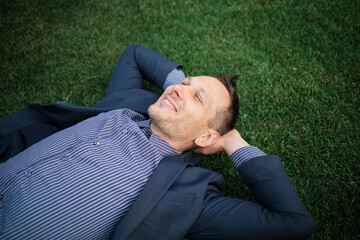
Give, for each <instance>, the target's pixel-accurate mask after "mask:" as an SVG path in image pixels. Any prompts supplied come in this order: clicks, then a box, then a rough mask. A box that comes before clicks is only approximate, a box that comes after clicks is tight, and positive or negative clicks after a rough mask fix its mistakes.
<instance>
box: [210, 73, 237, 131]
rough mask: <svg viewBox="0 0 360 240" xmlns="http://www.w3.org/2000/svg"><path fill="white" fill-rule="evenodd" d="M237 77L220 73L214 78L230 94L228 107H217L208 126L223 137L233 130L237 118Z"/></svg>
mask: <svg viewBox="0 0 360 240" xmlns="http://www.w3.org/2000/svg"><path fill="white" fill-rule="evenodd" d="M238 77H239V75H229V74H226V73H220V74H218V75H216V76H215V78H216V79H218V80H219V81H220V82H221V83H222V84H223V85H224V86H225V88H226V89H227V91H228V92H229V94H230V99H231V102H230V106H229V107H227V108H225V107H219V108H218V109H217V110H216V113H215V116H214V117H212V118H211V119H210V120H209V126H210V127H211V128H213V129H215V130H216V131H218V132H219V133H220V135H223V134H225V133H227V132H229V131H230V130H232V129H234V128H235V125H236V121H237V119H238V116H239V97H238V95H237V93H236V82H235V80H236V79H238Z"/></svg>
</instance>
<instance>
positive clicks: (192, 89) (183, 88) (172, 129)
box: [148, 76, 230, 142]
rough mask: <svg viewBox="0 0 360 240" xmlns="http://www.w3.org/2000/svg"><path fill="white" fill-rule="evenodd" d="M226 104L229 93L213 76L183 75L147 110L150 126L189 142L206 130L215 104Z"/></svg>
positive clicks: (175, 139)
mask: <svg viewBox="0 0 360 240" xmlns="http://www.w3.org/2000/svg"><path fill="white" fill-rule="evenodd" d="M229 105H230V95H229V93H228V91H227V90H226V88H225V86H224V85H223V84H222V83H221V82H219V80H217V79H216V78H213V77H206V76H199V77H187V78H185V79H184V80H183V81H182V82H181V84H178V85H173V86H169V87H168V88H167V89H166V90H165V91H164V93H163V94H162V95H161V97H160V98H159V99H158V101H157V102H156V103H154V104H153V105H151V106H150V107H149V109H148V113H149V116H150V118H151V128H152V129H153V130H155V132H156V133H161V135H163V136H166V137H167V138H169V139H171V140H173V141H180V142H186V141H193V140H194V139H195V138H197V137H199V136H200V135H201V134H204V133H205V132H206V131H207V130H209V126H208V121H209V119H211V118H212V117H214V116H215V114H216V110H217V109H218V108H219V107H228V106H229Z"/></svg>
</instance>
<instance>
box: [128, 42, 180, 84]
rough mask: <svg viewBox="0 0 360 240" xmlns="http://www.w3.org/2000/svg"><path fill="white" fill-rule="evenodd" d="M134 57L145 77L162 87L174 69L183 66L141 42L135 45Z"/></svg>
mask: <svg viewBox="0 0 360 240" xmlns="http://www.w3.org/2000/svg"><path fill="white" fill-rule="evenodd" d="M134 57H135V58H134V59H135V62H136V65H137V67H138V68H139V70H140V72H141V74H142V75H143V77H144V78H145V79H147V80H148V81H150V82H151V83H153V84H155V85H156V86H157V87H159V88H160V89H163V86H164V83H165V80H166V78H167V76H168V74H169V73H170V72H171V71H172V70H174V69H181V68H182V65H181V64H178V63H175V62H173V61H171V60H169V59H167V58H166V57H164V56H162V55H161V54H159V53H157V52H155V51H153V50H151V49H149V48H147V47H145V46H143V45H140V44H136V45H135V47H134Z"/></svg>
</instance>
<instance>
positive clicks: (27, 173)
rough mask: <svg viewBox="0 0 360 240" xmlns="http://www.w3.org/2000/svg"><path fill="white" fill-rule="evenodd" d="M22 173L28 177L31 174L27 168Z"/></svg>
mask: <svg viewBox="0 0 360 240" xmlns="http://www.w3.org/2000/svg"><path fill="white" fill-rule="evenodd" d="M24 175H25V176H27V177H30V176H31V175H32V172H31V171H29V170H27V171H26V172H24Z"/></svg>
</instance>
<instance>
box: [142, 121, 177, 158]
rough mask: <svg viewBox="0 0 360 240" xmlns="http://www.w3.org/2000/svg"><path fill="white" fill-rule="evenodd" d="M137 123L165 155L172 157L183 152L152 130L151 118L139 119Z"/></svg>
mask: <svg viewBox="0 0 360 240" xmlns="http://www.w3.org/2000/svg"><path fill="white" fill-rule="evenodd" d="M136 124H137V125H138V126H139V127H140V129H141V130H142V132H143V133H144V134H145V136H146V137H147V138H148V139H149V140H150V142H151V143H152V144H153V145H154V146H155V147H156V148H157V150H158V151H159V153H160V154H161V155H162V156H163V157H171V156H177V155H180V154H181V152H178V151H176V150H175V149H174V148H173V147H172V146H170V144H168V143H167V142H166V141H165V140H164V139H162V138H161V137H159V136H158V135H156V134H155V133H154V132H153V131H151V128H150V119H147V120H143V121H137V122H136Z"/></svg>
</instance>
